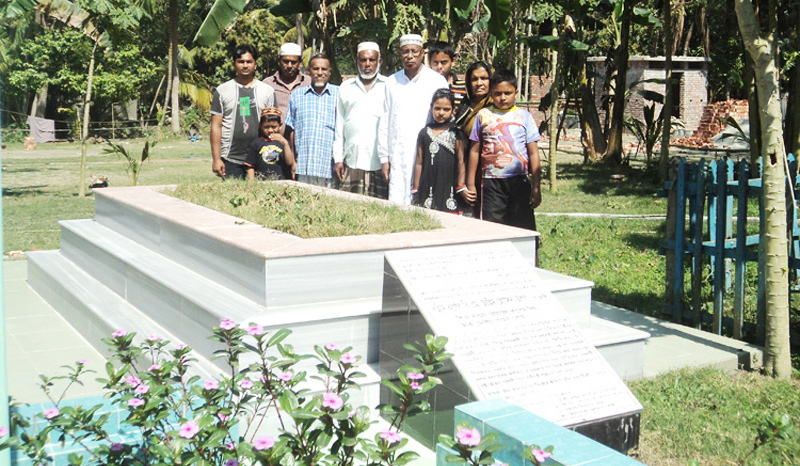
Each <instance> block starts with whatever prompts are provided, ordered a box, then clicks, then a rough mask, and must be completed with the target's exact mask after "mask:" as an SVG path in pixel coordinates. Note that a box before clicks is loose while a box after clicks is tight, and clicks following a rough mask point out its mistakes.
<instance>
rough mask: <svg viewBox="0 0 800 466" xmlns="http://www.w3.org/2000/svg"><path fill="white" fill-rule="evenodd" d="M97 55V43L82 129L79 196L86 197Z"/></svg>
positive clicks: (88, 79)
mask: <svg viewBox="0 0 800 466" xmlns="http://www.w3.org/2000/svg"><path fill="white" fill-rule="evenodd" d="M96 54H97V42H95V43H94V46H93V47H92V57H91V58H90V59H89V76H88V77H87V79H86V95H84V97H83V128H82V129H81V169H80V177H81V179H80V182H79V183H78V195H79V196H80V197H84V196H86V151H87V147H86V144H87V143H88V141H87V139H88V138H89V110H90V109H91V107H92V81H93V80H94V62H95V59H94V57H95V55H96Z"/></svg>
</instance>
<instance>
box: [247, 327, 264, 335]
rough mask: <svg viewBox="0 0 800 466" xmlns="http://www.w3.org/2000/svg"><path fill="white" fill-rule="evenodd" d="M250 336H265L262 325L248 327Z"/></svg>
mask: <svg viewBox="0 0 800 466" xmlns="http://www.w3.org/2000/svg"><path fill="white" fill-rule="evenodd" d="M247 333H248V335H252V336H254V337H257V336H261V335H263V334H264V327H262V326H260V325H251V326H249V327H247Z"/></svg>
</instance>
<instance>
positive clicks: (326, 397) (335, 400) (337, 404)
mask: <svg viewBox="0 0 800 466" xmlns="http://www.w3.org/2000/svg"><path fill="white" fill-rule="evenodd" d="M342 406H344V400H342V397H340V396H339V395H337V394H336V393H333V392H326V393H323V394H322V407H323V408H330V409H332V410H334V411H336V410H337V409H339V408H341V407H342Z"/></svg>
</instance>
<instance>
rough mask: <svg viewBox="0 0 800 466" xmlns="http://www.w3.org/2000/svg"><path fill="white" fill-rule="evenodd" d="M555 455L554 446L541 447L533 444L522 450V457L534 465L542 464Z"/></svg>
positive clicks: (540, 465)
mask: <svg viewBox="0 0 800 466" xmlns="http://www.w3.org/2000/svg"><path fill="white" fill-rule="evenodd" d="M552 455H553V446H552V445H549V446H548V447H546V448H540V447H539V446H538V445H531V446H529V447H528V448H526V449H525V451H523V452H522V457H523V458H525V459H527V460H528V461H530V462H531V463H533V466H542V465H543V464H545V461H547V458H550V457H551V456H552Z"/></svg>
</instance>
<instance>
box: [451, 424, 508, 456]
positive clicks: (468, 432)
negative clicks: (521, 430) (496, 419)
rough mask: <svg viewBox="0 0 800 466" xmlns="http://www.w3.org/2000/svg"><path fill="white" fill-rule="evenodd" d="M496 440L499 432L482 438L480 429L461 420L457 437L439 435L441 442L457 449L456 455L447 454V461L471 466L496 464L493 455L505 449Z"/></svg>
mask: <svg viewBox="0 0 800 466" xmlns="http://www.w3.org/2000/svg"><path fill="white" fill-rule="evenodd" d="M496 440H497V433H495V432H491V433H488V434H486V435H485V436H484V437H483V438H481V434H480V432H479V431H478V429H476V428H474V427H472V426H470V425H469V424H468V423H467V422H464V421H462V422H459V423H458V425H457V426H456V435H455V437H451V436H449V435H440V436H439V442H441V443H442V444H443V445H444V446H446V447H448V448H450V449H452V450H455V451H456V454H455V455H447V456H446V457H445V461H447V462H449V463H467V464H468V465H470V466H479V465H485V464H494V463H495V459H494V457H493V456H492V455H493V454H494V453H495V452H497V451H499V450H502V449H503V445H501V444H499V443H494V442H495V441H496Z"/></svg>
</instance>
